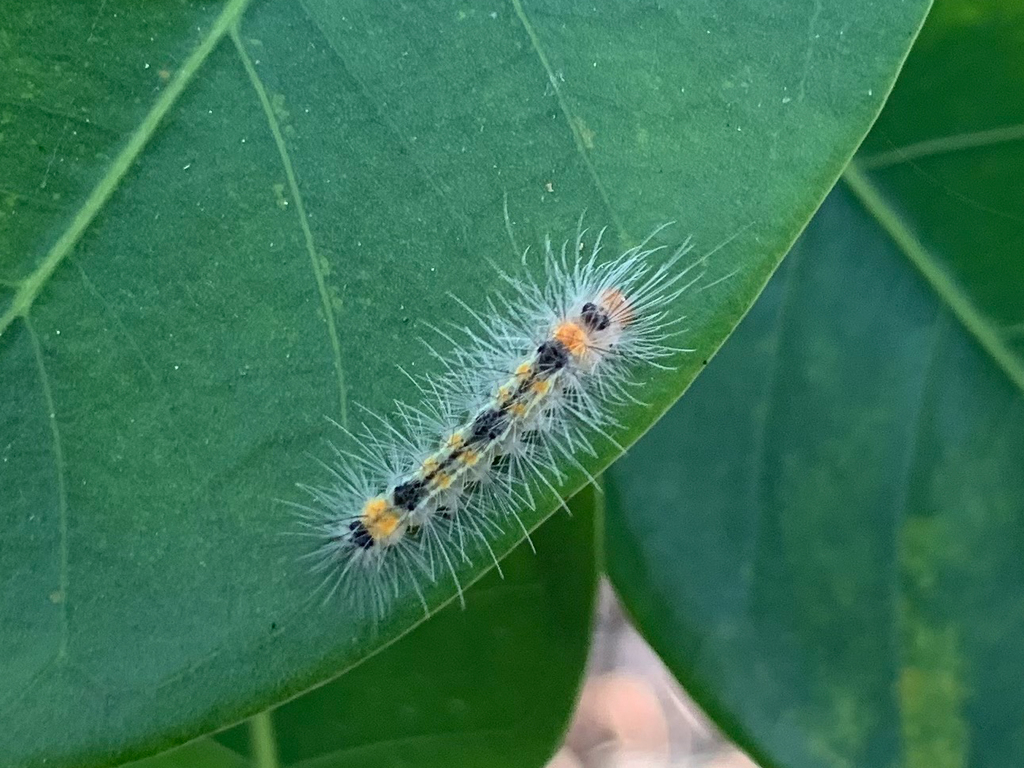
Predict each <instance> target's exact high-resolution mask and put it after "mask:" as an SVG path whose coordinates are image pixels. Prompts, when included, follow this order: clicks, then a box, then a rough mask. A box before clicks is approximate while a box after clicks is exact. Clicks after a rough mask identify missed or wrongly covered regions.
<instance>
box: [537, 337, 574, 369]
mask: <svg viewBox="0 0 1024 768" xmlns="http://www.w3.org/2000/svg"><path fill="white" fill-rule="evenodd" d="M568 364H569V350H567V349H566V348H565V344H563V343H562V342H560V341H550V340H549V341H545V342H544V343H543V344H541V345H540V346H539V347H537V362H536V364H535V365H536V370H537V373H538V374H540V375H542V376H550V375H551V374H553V373H557V372H558V371H560V370H562V369H563V368H565V366H567V365H568Z"/></svg>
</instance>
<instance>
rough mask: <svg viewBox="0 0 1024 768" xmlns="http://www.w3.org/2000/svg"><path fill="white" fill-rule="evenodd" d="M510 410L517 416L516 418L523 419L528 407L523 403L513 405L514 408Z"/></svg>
mask: <svg viewBox="0 0 1024 768" xmlns="http://www.w3.org/2000/svg"><path fill="white" fill-rule="evenodd" d="M509 410H510V411H511V412H512V415H513V416H515V417H516V418H522V417H523V416H525V415H526V406H525V405H523V404H522V403H513V404H512V407H511V408H509Z"/></svg>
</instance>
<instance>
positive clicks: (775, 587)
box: [607, 0, 1024, 768]
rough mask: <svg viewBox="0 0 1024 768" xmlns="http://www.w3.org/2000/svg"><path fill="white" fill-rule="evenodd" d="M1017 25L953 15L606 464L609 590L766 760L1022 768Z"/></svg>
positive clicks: (1008, 12) (1023, 156) (1012, 11)
mask: <svg viewBox="0 0 1024 768" xmlns="http://www.w3.org/2000/svg"><path fill="white" fill-rule="evenodd" d="M1022 33H1024V14H1022V13H1021V12H1020V10H1019V8H1018V7H1017V6H1016V5H1012V6H1011V5H1010V4H1000V3H994V2H993V3H988V4H982V5H979V4H978V3H975V2H961V1H959V0H942V2H941V3H940V4H938V5H937V7H936V9H935V11H934V13H933V15H932V16H931V17H930V19H929V22H928V25H927V26H926V27H925V31H924V32H923V33H922V37H921V40H920V43H919V45H918V47H916V48H915V50H914V53H913V54H912V55H911V59H910V61H909V62H908V64H907V67H906V69H905V71H904V75H903V76H902V77H901V79H900V82H899V84H898V85H897V88H896V90H895V92H894V94H893V96H892V98H891V99H890V101H889V103H888V104H887V106H886V109H885V111H884V113H883V115H882V117H881V118H880V119H879V122H878V124H877V125H876V128H875V129H874V131H873V132H872V135H871V137H870V138H869V140H868V141H867V142H866V144H865V147H864V150H863V151H862V153H861V154H860V155H858V158H857V159H856V160H855V162H854V164H853V165H852V166H851V168H850V169H849V170H848V171H847V173H846V174H845V176H844V181H843V182H842V183H841V184H840V185H839V186H838V188H837V189H836V191H835V192H833V194H832V196H831V197H830V198H829V200H828V201H827V202H826V203H825V205H824V206H823V208H822V209H821V211H819V213H818V214H817V216H816V217H815V219H814V221H813V222H812V224H811V226H810V227H809V228H808V230H807V232H806V233H805V235H804V237H803V238H802V239H801V240H800V241H799V242H798V244H797V246H796V247H795V248H794V250H793V252H792V253H791V254H790V256H789V257H788V258H787V259H786V262H785V264H784V265H783V267H782V268H781V269H780V270H779V272H778V273H777V274H776V276H775V277H774V278H773V279H772V281H771V282H770V283H769V285H768V288H767V289H766V290H765V292H764V294H763V295H762V298H761V299H760V300H759V301H758V303H757V304H756V305H755V307H754V308H753V310H752V311H751V313H750V314H749V316H748V317H747V319H745V320H744V322H743V323H742V324H741V326H740V328H739V329H738V330H737V332H736V333H735V334H734V335H733V336H732V337H731V338H730V340H729V342H728V344H726V346H725V347H724V348H723V349H722V352H721V354H720V355H718V357H716V359H715V360H714V362H713V363H712V365H710V366H709V368H708V370H707V372H706V374H705V375H704V376H702V377H701V378H700V380H699V381H698V382H697V383H696V384H695V386H694V387H693V389H692V391H691V392H690V393H689V395H688V397H687V398H686V399H685V400H684V401H683V402H681V403H680V404H679V405H678V406H677V407H676V408H675V409H673V411H672V412H671V413H670V414H669V415H668V416H667V417H666V418H665V419H664V420H663V421H662V422H660V423H659V424H658V426H657V427H656V428H655V429H654V430H652V431H651V433H650V434H649V435H648V436H647V437H646V438H645V439H644V440H643V441H642V442H641V443H640V444H638V445H637V446H635V447H634V450H633V451H632V452H631V455H630V456H629V457H627V459H626V460H624V461H623V462H621V463H620V464H617V465H616V467H615V470H614V479H615V480H616V482H617V488H618V494H619V495H618V499H619V502H618V503H617V504H612V505H610V508H609V521H608V529H607V530H608V550H609V561H610V566H609V567H610V571H611V574H612V577H613V580H614V582H615V584H616V586H617V588H618V589H619V591H620V593H621V594H622V596H623V598H624V600H625V602H626V604H627V606H628V609H629V610H630V612H631V613H632V614H633V616H634V617H635V618H636V620H637V622H638V623H639V625H640V627H641V628H642V630H643V632H644V633H645V635H646V636H647V637H648V638H649V639H650V640H651V642H652V643H653V645H654V647H655V648H656V649H657V650H658V652H659V653H660V654H661V655H662V657H663V658H664V659H665V660H666V662H667V663H668V664H669V665H670V667H671V668H672V669H673V671H674V672H675V674H676V675H677V676H678V677H679V679H680V680H681V681H683V682H684V684H685V685H686V686H687V688H688V690H689V691H690V692H691V693H692V694H693V695H694V696H696V697H697V698H698V700H699V701H700V702H701V703H702V704H703V705H704V706H705V707H706V708H707V709H708V711H709V712H711V713H712V714H713V715H714V717H715V718H716V720H718V721H719V723H720V724H721V725H722V726H723V727H724V728H725V729H726V730H727V731H728V733H729V734H730V735H731V736H733V737H734V738H736V739H737V740H738V741H739V742H740V743H741V744H743V745H744V746H745V747H746V748H747V749H749V750H750V751H751V752H752V753H753V754H754V755H756V756H757V757H758V758H759V759H760V760H761V761H762V762H763V763H764V764H765V765H777V766H787V768H810V767H811V766H859V767H861V768H871V767H872V766H879V767H882V766H884V767H885V768H889V767H890V766H907V768H925V767H927V768H959V767H961V766H984V767H985V768H998V767H1001V766H1007V767H1009V766H1017V765H1021V764H1022V762H1024V726H1022V723H1024V698H1022V697H1021V694H1020V690H1019V685H1017V681H1019V680H1021V679H1024V649H1022V647H1021V643H1020V638H1021V637H1022V635H1024V599H1022V597H1021V595H1022V594H1024V558H1022V554H1024V552H1022V545H1021V542H1022V541H1024V470H1022V467H1024V376H1022V375H1021V372H1022V371H1024V347H1022V346H1021V344H1020V340H1021V339H1020V335H1019V328H1020V327H1021V322H1022V320H1024V301H1022V298H1024V270H1021V257H1020V237H1021V235H1020V233H1021V222H1022V217H1021V215H1020V211H1021V210H1022V208H1021V205H1020V203H1021V202H1022V200H1021V197H1020V185H1019V179H1020V177H1021V170H1022V166H1024V143H1022V142H1021V141H1020V134H1021V131H1020V130H1019V129H1018V130H1017V131H1016V133H1014V131H1013V130H1012V126H1013V125H1017V126H1020V125H1021V124H1024V98H1021V96H1022V95H1024V76H1022V74H1021V73H1022V72H1024V53H1022V51H1021V48H1020V45H1019V39H1020V36H1021V34H1022ZM972 62H978V63H979V67H974V66H972V65H971V63H972ZM981 62H984V64H983V65H982V64H981ZM944 137H945V138H944ZM893 144H895V146H896V147H897V148H894V147H893Z"/></svg>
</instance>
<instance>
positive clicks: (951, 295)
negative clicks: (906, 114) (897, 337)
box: [842, 161, 1024, 393]
mask: <svg viewBox="0 0 1024 768" xmlns="http://www.w3.org/2000/svg"><path fill="white" fill-rule="evenodd" d="M842 178H843V181H844V182H845V183H846V186H847V187H848V188H849V190H850V191H851V192H852V193H853V195H854V196H855V197H856V198H857V200H858V201H859V202H860V204H861V205H863V206H864V208H865V209H866V210H867V212H868V213H869V214H870V215H871V216H872V217H873V218H874V219H875V221H876V222H877V223H878V224H879V226H881V227H882V229H883V230H884V231H885V232H886V233H887V234H888V235H889V237H891V238H892V240H893V242H894V243H895V244H896V246H897V247H898V248H899V249H900V251H901V252H902V253H903V255H904V256H906V257H907V259H908V260H909V261H910V263H911V264H913V265H914V267H915V268H916V269H917V270H918V272H920V273H921V275H922V276H923V277H924V279H925V280H926V281H927V282H928V283H929V285H931V287H932V289H933V290H934V291H935V292H936V293H937V294H938V296H939V299H940V300H941V301H942V302H943V304H944V305H945V306H946V307H948V308H949V310H950V311H951V312H952V313H953V316H954V317H956V319H957V320H958V321H959V322H960V324H961V325H962V326H963V327H964V329H965V330H966V331H967V332H968V333H969V334H970V335H971V336H972V337H973V338H974V340H975V341H977V342H978V344H979V345H980V346H981V348H982V349H983V350H984V351H985V353H986V354H987V355H988V356H989V357H990V358H991V359H992V361H993V362H994V363H995V364H996V365H997V366H999V368H1000V369H1001V370H1002V371H1003V373H1005V374H1006V376H1007V378H1009V379H1010V381H1011V382H1012V383H1013V385H1014V387H1016V389H1017V390H1018V391H1020V392H1021V393H1024V361H1022V360H1020V359H1018V357H1017V356H1016V355H1015V354H1014V352H1013V350H1012V349H1011V348H1010V347H1009V346H1008V345H1007V344H1006V342H1005V341H1004V340H1003V338H1002V336H1000V334H999V331H998V330H997V329H996V328H995V326H993V324H992V322H991V321H990V320H989V319H988V318H987V317H986V316H985V315H984V314H983V313H982V311H981V310H980V309H979V308H978V307H977V306H976V305H975V303H974V302H973V301H972V300H971V298H970V296H968V295H967V293H965V292H964V291H963V290H962V289H961V288H960V286H958V285H957V284H956V282H955V281H954V280H953V278H952V277H950V275H949V274H948V273H947V271H946V270H945V269H944V268H943V267H942V266H941V265H940V264H939V263H938V261H937V260H936V258H935V256H934V255H933V254H932V253H931V252H929V250H928V249H927V248H925V247H924V245H923V244H922V243H921V241H920V240H918V239H917V237H915V236H914V234H913V233H912V232H911V230H910V227H908V226H907V225H906V224H905V223H904V222H903V221H902V220H901V219H900V216H899V214H898V213H897V212H896V211H895V209H893V207H892V206H891V205H890V204H889V203H888V201H887V200H886V199H885V197H884V196H883V195H882V193H881V192H880V191H879V190H878V188H877V187H876V186H875V185H874V184H873V183H872V182H871V180H870V179H869V178H868V175H867V174H866V173H865V172H864V170H863V168H862V167H861V166H860V165H859V164H858V163H857V162H856V161H853V162H851V163H850V164H849V165H848V166H847V168H846V170H845V171H843V176H842Z"/></svg>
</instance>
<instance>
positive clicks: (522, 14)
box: [512, 0, 629, 242]
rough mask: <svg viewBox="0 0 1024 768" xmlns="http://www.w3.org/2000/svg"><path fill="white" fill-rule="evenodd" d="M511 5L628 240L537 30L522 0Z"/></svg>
mask: <svg viewBox="0 0 1024 768" xmlns="http://www.w3.org/2000/svg"><path fill="white" fill-rule="evenodd" d="M512 7H513V8H514V9H515V12H516V16H518V17H519V21H520V23H521V24H522V25H523V28H524V29H525V30H526V34H527V35H528V36H529V38H530V44H531V45H532V46H533V50H534V52H535V53H536V54H537V58H538V59H539V60H540V63H541V66H542V67H544V72H545V73H546V74H547V76H548V82H549V83H550V84H551V88H552V90H553V91H554V94H555V98H557V99H558V106H559V108H560V109H561V110H562V114H563V115H564V116H565V121H566V123H568V125H569V131H570V133H572V139H573V142H574V143H575V144H576V151H577V153H578V154H579V156H580V159H581V160H582V161H583V165H584V166H585V167H586V169H587V173H589V174H590V178H591V179H593V181H594V186H595V187H596V188H597V192H598V194H599V195H601V201H602V202H603V203H604V205H605V208H606V209H607V210H608V213H609V215H610V216H611V218H612V221H613V222H614V224H615V230H616V232H618V234H619V238H620V239H621V240H622V241H623V242H628V241H629V237H628V236H627V234H626V231H625V228H624V227H623V225H622V221H621V220H620V219H619V217H618V215H617V214H616V212H615V209H614V208H613V207H612V202H611V198H610V197H609V196H608V190H607V189H605V186H604V182H603V181H601V177H600V175H599V174H598V172H597V168H596V167H595V166H594V163H593V161H592V160H591V159H590V155H589V154H588V152H587V145H586V143H585V142H584V140H583V134H582V132H581V131H580V127H579V123H578V121H577V119H576V116H575V115H574V114H573V113H572V110H571V109H570V108H569V102H568V101H567V100H566V98H565V94H564V93H563V92H562V87H561V85H560V84H559V79H558V77H557V75H556V74H555V71H554V69H552V67H551V62H550V61H549V60H548V56H547V54H546V53H545V52H544V47H543V46H542V45H541V43H540V36H539V35H538V34H537V30H536V29H534V27H533V24H532V22H531V21H530V19H529V17H528V16H527V15H526V10H525V9H524V8H523V4H522V0H512Z"/></svg>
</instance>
